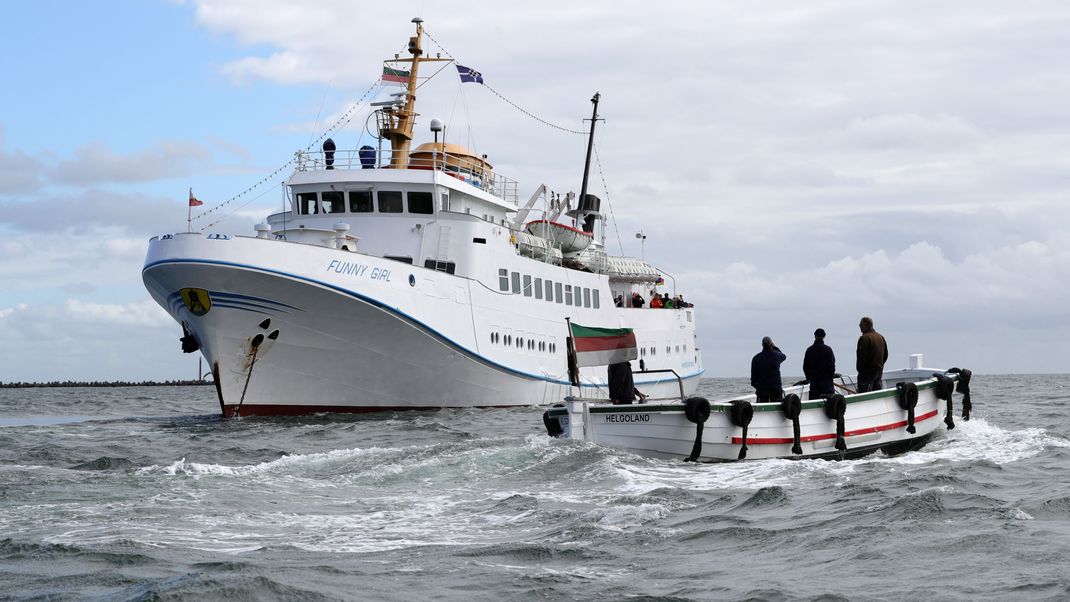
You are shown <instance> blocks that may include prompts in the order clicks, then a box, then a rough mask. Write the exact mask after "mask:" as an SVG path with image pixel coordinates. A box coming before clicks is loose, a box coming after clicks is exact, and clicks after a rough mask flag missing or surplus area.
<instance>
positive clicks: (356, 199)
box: [349, 190, 372, 213]
mask: <svg viewBox="0 0 1070 602" xmlns="http://www.w3.org/2000/svg"><path fill="white" fill-rule="evenodd" d="M349 211H350V212H352V213H371V212H372V191H370V190H350V191H349Z"/></svg>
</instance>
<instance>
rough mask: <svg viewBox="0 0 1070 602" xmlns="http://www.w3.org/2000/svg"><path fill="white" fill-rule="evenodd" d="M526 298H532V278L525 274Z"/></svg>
mask: <svg viewBox="0 0 1070 602" xmlns="http://www.w3.org/2000/svg"><path fill="white" fill-rule="evenodd" d="M524 296H525V297H530V296H531V276H528V275H527V274H524Z"/></svg>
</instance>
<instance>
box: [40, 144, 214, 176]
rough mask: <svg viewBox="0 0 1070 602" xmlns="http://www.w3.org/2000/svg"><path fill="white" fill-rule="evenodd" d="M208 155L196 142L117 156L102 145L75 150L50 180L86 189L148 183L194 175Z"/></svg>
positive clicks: (156, 147) (59, 165)
mask: <svg viewBox="0 0 1070 602" xmlns="http://www.w3.org/2000/svg"><path fill="white" fill-rule="evenodd" d="M210 159H211V153H210V152H208V150H207V149H206V148H205V147H204V146H203V145H201V144H198V143H196V142H180V141H164V142H157V143H156V144H154V145H153V146H151V147H149V148H146V149H144V150H141V151H138V152H133V153H129V154H125V155H121V154H117V153H115V152H114V151H112V150H111V149H110V148H108V146H107V145H106V144H104V143H100V142H95V143H91V144H87V145H85V146H82V147H80V148H78V149H77V150H76V151H75V158H74V159H69V160H63V161H60V162H59V163H58V164H57V165H56V167H55V169H54V170H53V171H52V172H51V173H50V176H51V177H52V178H54V179H55V180H56V181H57V182H60V183H63V184H70V185H76V186H86V185H92V184H97V183H100V182H148V181H152V180H161V179H167V178H175V177H180V176H185V175H189V174H191V173H194V172H195V171H196V170H197V169H198V168H200V167H203V166H205V165H207V164H208V162H209V161H210Z"/></svg>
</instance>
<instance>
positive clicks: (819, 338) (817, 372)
mask: <svg viewBox="0 0 1070 602" xmlns="http://www.w3.org/2000/svg"><path fill="white" fill-rule="evenodd" d="M803 374H804V375H805V376H806V380H808V381H810V399H821V396H822V395H832V394H833V393H835V392H836V391H835V389H833V384H832V379H833V378H834V375H835V374H836V354H835V353H833V352H832V347H829V346H828V345H826V344H825V329H824V328H818V329H817V330H815V331H814V344H813V345H810V347H809V348H808V349H807V350H806V355H805V356H803Z"/></svg>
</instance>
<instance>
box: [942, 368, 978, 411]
mask: <svg viewBox="0 0 1070 602" xmlns="http://www.w3.org/2000/svg"><path fill="white" fill-rule="evenodd" d="M947 373H948V374H958V375H959V383H958V384H957V385H955V390H956V391H958V392H959V393H962V419H963V420H967V421H968V420H969V419H970V412H971V411H973V401H971V400H970V378H972V377H973V372H972V371H971V370H970V369H969V368H952V369H950V370H948V371H947Z"/></svg>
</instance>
